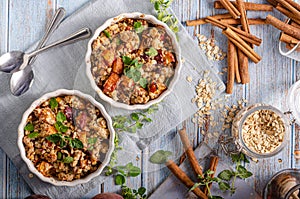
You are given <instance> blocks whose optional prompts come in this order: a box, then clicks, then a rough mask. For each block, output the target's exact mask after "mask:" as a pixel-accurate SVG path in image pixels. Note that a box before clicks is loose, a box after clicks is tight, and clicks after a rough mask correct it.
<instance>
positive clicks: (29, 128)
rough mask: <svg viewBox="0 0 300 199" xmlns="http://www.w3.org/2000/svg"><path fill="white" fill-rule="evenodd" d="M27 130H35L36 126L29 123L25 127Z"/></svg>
mask: <svg viewBox="0 0 300 199" xmlns="http://www.w3.org/2000/svg"><path fill="white" fill-rule="evenodd" d="M24 130H25V131H33V130H34V126H33V124H31V123H29V124H27V125H26V126H25V128H24Z"/></svg>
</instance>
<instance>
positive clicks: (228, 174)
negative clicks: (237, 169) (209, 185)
mask: <svg viewBox="0 0 300 199" xmlns="http://www.w3.org/2000/svg"><path fill="white" fill-rule="evenodd" d="M232 176H233V174H232V171H230V170H224V171H222V172H221V173H219V175H218V177H219V178H221V179H222V180H226V181H229V180H230V179H231V177H232Z"/></svg>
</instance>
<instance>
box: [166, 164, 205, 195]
mask: <svg viewBox="0 0 300 199" xmlns="http://www.w3.org/2000/svg"><path fill="white" fill-rule="evenodd" d="M166 166H167V167H168V168H169V169H170V171H171V172H172V173H173V174H174V176H176V177H177V178H178V179H179V180H180V181H181V182H182V183H183V184H184V185H185V186H186V187H187V188H189V189H190V188H192V187H193V186H194V184H195V183H194V182H193V181H192V180H191V179H190V178H189V177H188V176H187V175H186V174H185V173H184V171H182V170H181V169H180V168H179V167H178V166H177V165H176V164H175V162H173V161H172V160H168V161H167V162H166ZM193 193H195V194H196V195H197V196H198V197H199V198H202V199H208V198H207V196H206V195H205V194H204V193H203V192H202V191H201V190H200V189H199V187H196V188H195V189H194V190H193Z"/></svg>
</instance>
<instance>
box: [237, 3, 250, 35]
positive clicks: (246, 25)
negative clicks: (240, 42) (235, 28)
mask: <svg viewBox="0 0 300 199" xmlns="http://www.w3.org/2000/svg"><path fill="white" fill-rule="evenodd" d="M236 4H237V8H238V9H239V11H240V13H241V19H240V20H241V24H242V29H243V30H244V31H245V32H248V33H250V27H249V22H248V19H247V16H246V9H245V4H244V1H243V0H236Z"/></svg>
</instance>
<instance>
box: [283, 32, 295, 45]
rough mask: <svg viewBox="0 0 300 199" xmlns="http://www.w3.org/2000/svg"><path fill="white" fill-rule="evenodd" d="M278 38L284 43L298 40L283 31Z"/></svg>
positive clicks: (292, 42) (293, 42)
mask: <svg viewBox="0 0 300 199" xmlns="http://www.w3.org/2000/svg"><path fill="white" fill-rule="evenodd" d="M279 40H280V41H282V42H284V43H287V44H298V42H299V40H298V39H296V38H294V37H292V36H290V35H287V34H285V33H281V35H280V38H279Z"/></svg>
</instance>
